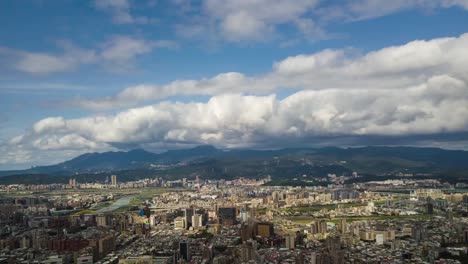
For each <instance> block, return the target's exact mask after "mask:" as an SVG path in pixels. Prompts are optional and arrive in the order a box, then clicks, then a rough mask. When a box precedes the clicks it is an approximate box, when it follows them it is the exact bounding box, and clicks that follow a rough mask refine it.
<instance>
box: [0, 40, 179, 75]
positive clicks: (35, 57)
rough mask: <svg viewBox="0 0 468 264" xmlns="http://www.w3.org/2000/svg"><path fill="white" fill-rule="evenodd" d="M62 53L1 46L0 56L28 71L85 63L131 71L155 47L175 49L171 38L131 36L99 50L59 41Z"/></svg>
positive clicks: (109, 42) (67, 68)
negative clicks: (157, 38)
mask: <svg viewBox="0 0 468 264" xmlns="http://www.w3.org/2000/svg"><path fill="white" fill-rule="evenodd" d="M57 44H58V46H59V48H61V49H62V52H61V53H47V52H30V51H24V50H17V49H10V48H6V47H1V46H0V58H3V59H4V63H7V64H8V65H6V66H10V67H13V68H14V69H16V70H18V71H21V72H25V73H29V74H37V75H44V74H51V73H58V72H68V71H71V70H75V69H77V68H78V67H80V66H82V65H87V64H88V65H89V64H102V65H104V66H105V67H106V68H107V69H110V70H128V69H131V68H132V67H133V60H134V59H135V58H136V57H137V56H140V55H142V54H145V53H149V52H151V51H152V50H153V49H155V48H176V47H177V43H175V42H173V41H170V40H147V39H143V38H136V37H131V36H124V35H117V36H113V37H110V38H109V39H108V40H106V41H105V42H104V43H102V44H101V45H100V47H99V48H96V49H83V48H79V47H76V46H75V45H73V44H72V43H70V42H68V41H59V42H58V43H57Z"/></svg>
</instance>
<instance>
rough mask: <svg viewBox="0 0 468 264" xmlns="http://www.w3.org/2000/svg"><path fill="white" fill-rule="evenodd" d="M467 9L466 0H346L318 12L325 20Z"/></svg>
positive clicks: (362, 18) (354, 19)
mask: <svg viewBox="0 0 468 264" xmlns="http://www.w3.org/2000/svg"><path fill="white" fill-rule="evenodd" d="M450 7H460V8H463V9H468V1H466V0H393V1H386V0H347V1H345V2H344V3H340V4H339V5H331V6H328V7H326V8H322V9H321V10H319V12H318V13H320V14H321V15H322V19H325V20H343V19H344V20H348V21H356V20H367V19H373V18H377V17H382V16H387V15H391V14H394V13H398V12H402V11H406V10H413V9H419V10H426V11H433V10H436V9H441V8H450Z"/></svg>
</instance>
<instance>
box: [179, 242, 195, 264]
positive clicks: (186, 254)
mask: <svg viewBox="0 0 468 264" xmlns="http://www.w3.org/2000/svg"><path fill="white" fill-rule="evenodd" d="M190 250H191V249H190V242H189V241H188V240H181V241H179V254H180V257H181V258H183V259H184V260H185V261H190V260H191V259H192V256H191V252H190Z"/></svg>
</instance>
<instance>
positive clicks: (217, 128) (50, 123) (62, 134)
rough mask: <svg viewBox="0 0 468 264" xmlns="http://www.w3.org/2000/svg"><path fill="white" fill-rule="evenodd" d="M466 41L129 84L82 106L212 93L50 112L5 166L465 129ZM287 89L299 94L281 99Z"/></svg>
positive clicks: (340, 53)
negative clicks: (169, 149)
mask: <svg viewBox="0 0 468 264" xmlns="http://www.w3.org/2000/svg"><path fill="white" fill-rule="evenodd" d="M466 47H468V34H464V35H462V36H460V37H457V38H441V39H434V40H430V41H414V42H410V43H408V44H405V45H402V46H395V47H388V48H384V49H381V50H377V51H373V52H370V53H367V54H358V53H356V52H355V51H352V50H324V51H322V52H319V53H315V54H311V55H298V56H294V57H289V58H286V59H285V60H283V61H279V62H277V63H275V64H274V65H273V69H272V71H271V72H269V73H266V74H264V75H261V76H245V75H243V74H241V73H223V74H220V75H218V76H215V77H213V78H210V79H204V80H188V81H175V82H172V83H170V84H168V85H165V86H151V85H149V86H136V87H130V88H127V89H125V90H124V91H122V92H121V93H120V94H118V95H116V96H114V97H109V98H104V99H97V100H87V101H79V102H77V103H78V104H80V105H81V106H83V107H88V108H93V109H103V108H113V107H124V106H125V107H128V106H134V105H137V104H141V103H143V102H147V100H164V98H166V97H169V96H174V95H195V94H203V95H209V96H210V99H209V100H208V101H207V102H190V103H181V102H174V101H170V100H166V101H162V102H158V103H155V104H150V105H149V106H145V107H135V108H131V109H127V110H122V111H121V112H118V113H116V114H94V115H90V116H89V117H83V118H77V119H66V118H63V117H49V118H45V119H43V120H40V121H39V122H37V123H36V124H34V125H33V126H32V127H31V128H30V129H29V130H28V131H27V132H25V133H24V134H23V135H20V136H17V137H15V138H13V139H11V140H10V141H9V142H6V143H3V144H0V150H1V151H2V153H3V155H2V156H0V164H2V163H3V164H11V163H21V162H23V163H26V162H35V161H38V160H40V158H38V157H35V155H33V154H32V153H36V152H37V151H44V150H48V152H47V153H62V154H63V153H65V152H66V153H69V155H72V154H76V153H83V152H87V151H96V150H110V149H118V148H122V146H131V147H145V148H151V147H153V148H154V147H158V146H175V145H180V144H182V145H190V144H192V145H194V144H214V145H217V146H220V147H249V146H255V147H275V146H279V145H282V146H284V142H303V143H307V142H310V140H311V139H314V138H327V137H328V138H335V139H337V138H340V137H349V136H359V137H374V136H382V137H404V136H411V135H441V134H448V133H465V134H468V52H466ZM288 88H295V89H298V90H299V91H297V90H296V92H294V93H292V91H294V90H291V94H290V95H289V96H287V97H286V98H280V97H278V96H276V93H277V91H278V90H279V89H288ZM462 140H468V138H462ZM282 143H283V144H282ZM60 157H62V158H63V156H60ZM41 161H43V160H41Z"/></svg>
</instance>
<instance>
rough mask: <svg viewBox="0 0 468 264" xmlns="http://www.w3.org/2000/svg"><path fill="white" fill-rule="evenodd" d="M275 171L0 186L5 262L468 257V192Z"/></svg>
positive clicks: (420, 183)
mask: <svg viewBox="0 0 468 264" xmlns="http://www.w3.org/2000/svg"><path fill="white" fill-rule="evenodd" d="M352 177H360V176H359V174H358V173H353V175H352V176H350V177H343V176H341V177H337V176H336V175H328V186H326V187H275V186H264V184H265V183H267V182H269V181H270V180H271V179H270V178H268V177H267V178H264V179H258V180H254V179H244V178H239V179H237V180H232V181H226V180H204V179H203V178H201V177H196V178H195V179H191V180H188V179H185V178H184V179H182V180H176V181H165V180H163V179H161V178H154V179H144V180H139V181H135V182H119V181H118V177H117V176H115V175H113V176H112V177H111V179H106V181H105V182H102V183H79V182H77V181H76V179H74V178H70V179H69V183H68V184H50V185H21V184H20V185H3V186H0V191H1V192H0V195H1V197H2V198H0V212H1V214H0V220H1V222H0V223H1V225H0V226H1V229H0V263H12V261H13V263H50V264H52V263H56V264H59V263H80V264H82V263H215V264H216V263H322V264H324V263H333V264H339V263H466V260H467V248H468V191H465V189H463V188H464V187H465V186H464V184H458V185H450V184H441V183H440V182H438V181H437V180H407V181H404V180H387V181H374V182H367V183H361V184H347V183H346V181H347V179H349V178H352Z"/></svg>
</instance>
